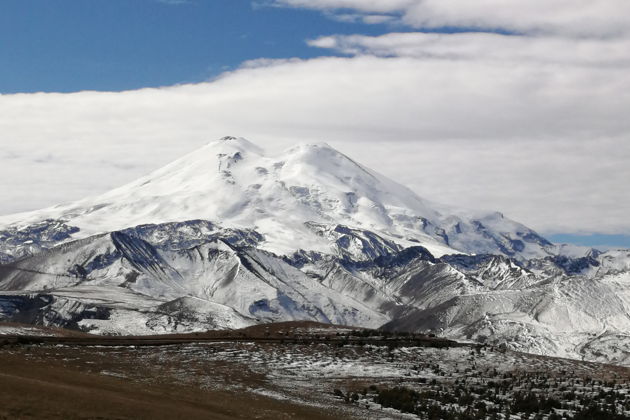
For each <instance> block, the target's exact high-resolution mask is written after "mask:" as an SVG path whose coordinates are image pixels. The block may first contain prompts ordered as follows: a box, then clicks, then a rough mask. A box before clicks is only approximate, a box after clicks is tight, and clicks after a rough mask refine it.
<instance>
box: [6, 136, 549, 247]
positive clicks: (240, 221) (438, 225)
mask: <svg viewBox="0 0 630 420" xmlns="http://www.w3.org/2000/svg"><path fill="white" fill-rule="evenodd" d="M47 219H57V220H63V221H65V222H66V223H67V224H68V225H71V226H74V227H77V228H78V229H79V231H78V232H76V233H74V234H73V235H72V238H73V239H78V238H81V237H86V236H89V235H93V234H96V233H100V232H110V231H114V230H120V229H124V228H127V227H131V226H136V225H139V224H147V223H166V222H180V221H185V220H193V219H199V220H208V221H211V222H213V223H216V224H220V225H221V226H223V227H234V228H246V229H255V230H256V231H257V232H259V233H260V234H262V235H263V236H264V238H265V241H264V242H263V244H262V248H264V249H267V250H270V251H273V252H275V253H278V254H288V253H292V252H294V251H296V250H298V249H303V250H317V251H323V252H325V251H328V250H329V247H330V241H329V240H327V239H326V238H322V237H321V232H319V231H317V232H316V231H314V230H313V228H312V226H313V223H315V224H320V225H329V226H335V225H343V226H348V227H351V228H357V229H365V230H369V231H373V232H375V233H378V234H379V235H382V237H383V238H386V239H388V240H391V241H393V242H395V243H397V244H399V245H400V246H402V247H407V246H412V245H423V246H425V247H426V248H427V249H429V250H430V251H431V252H432V253H433V254H434V255H437V256H439V255H443V254H447V253H456V252H464V253H500V254H504V255H509V256H516V257H523V258H526V257H530V256H545V255H549V253H550V252H551V251H550V249H548V248H549V247H551V244H550V243H548V242H547V241H545V240H544V239H543V238H541V237H540V236H538V235H537V234H536V233H535V232H533V231H532V230H531V229H528V228H527V227H525V226H523V225H521V224H519V223H516V222H514V221H511V220H509V219H507V218H504V217H502V216H499V215H497V214H496V213H483V214H480V215H476V214H473V213H471V212H467V211H462V210H459V209H452V208H448V207H446V206H442V205H439V204H436V203H433V202H431V201H428V200H425V199H423V198H421V197H419V196H418V195H417V194H415V193H414V192H413V191H411V190H410V189H408V188H406V187H404V186H402V185H400V184H398V183H397V182H395V181H393V180H391V179H389V178H387V177H385V176H383V175H381V174H379V173H377V172H375V171H373V170H371V169H369V168H367V167H365V166H363V165H361V164H359V163H357V162H355V161H354V160H352V159H351V158H350V157H348V156H346V155H344V154H343V153H341V152H339V151H337V150H336V149H334V148H333V147H331V146H329V145H328V144H325V143H319V144H301V145H298V146H295V147H292V148H290V149H288V150H286V151H284V152H281V153H278V154H267V153H265V151H264V150H263V149H262V148H260V147H259V146H257V145H255V144H254V143H252V142H250V141H248V140H246V139H244V138H242V137H232V136H227V137H223V138H222V139H220V140H218V141H214V142H211V143H208V144H207V145H205V146H203V147H201V148H200V149H198V150H196V151H194V152H192V153H189V154H188V155H186V156H183V157H182V158H180V159H177V160H175V161H174V162H172V163H170V164H168V165H166V166H164V167H162V168H160V169H158V170H156V171H154V172H152V173H150V174H148V175H146V176H144V177H142V178H140V179H138V180H136V181H134V182H131V183H129V184H127V185H125V186H122V187H120V188H116V189H114V190H111V191H109V192H107V193H104V194H102V195H99V196H96V197H91V198H87V199H84V200H80V201H77V202H74V203H70V204H64V205H59V206H55V207H52V208H48V209H44V210H40V211H35V212H30V213H25V214H19V215H12V216H4V217H1V218H0V228H2V227H6V226H11V225H15V224H16V223H20V224H24V223H29V224H32V223H37V222H40V221H42V220H47Z"/></svg>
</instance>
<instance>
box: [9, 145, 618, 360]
mask: <svg viewBox="0 0 630 420" xmlns="http://www.w3.org/2000/svg"><path fill="white" fill-rule="evenodd" d="M629 276H630V251H627V250H626V251H623V250H620V251H608V252H605V253H602V252H599V251H596V250H592V249H578V248H576V247H569V246H562V245H554V244H551V243H549V242H548V241H546V240H545V239H544V238H542V237H540V236H539V235H537V234H536V233H535V232H534V231H532V230H531V229H528V228H527V227H525V226H523V225H521V224H519V223H517V222H514V221H511V220H509V219H507V218H504V217H503V216H502V215H501V214H500V213H474V212H467V211H462V210H458V209H452V208H448V207H446V206H442V205H438V204H435V203H433V202H430V201H428V200H425V199H423V198H420V197H418V196H417V195H416V194H415V193H413V192H412V191H410V190H408V189H407V188H405V187H403V186H401V185H399V184H397V183H395V182H394V181H392V180H389V179H387V178H385V177H383V176H382V175H379V174H377V173H375V172H374V171H371V170H370V169H367V168H365V167H363V166H361V165H360V164H358V163H356V162H354V161H353V160H352V159H350V158H348V157H347V156H345V155H343V154H341V153H339V152H338V151H336V150H334V149H332V148H331V147H329V146H327V145H325V144H320V145H303V146H297V147H294V148H292V149H290V150H288V151H286V152H283V153H280V154H278V155H267V154H265V153H264V152H263V151H262V150H261V149H260V148H258V147H257V146H255V145H253V144H251V143H250V142H248V141H246V140H244V139H238V138H232V137H229V138H225V139H222V140H220V141H218V142H213V143H210V144H208V145H207V146H205V147H203V148H202V149H200V150H198V151H196V152H194V153H192V154H190V155H188V156H185V157H183V158H181V159H179V160H177V161H175V162H173V163H172V164H170V165H168V166H166V167H164V168H162V169H160V170H157V171H155V172H154V173H152V174H150V175H148V176H146V177H143V178H142V179H139V180H138V181H135V182H132V183H130V184H128V185H126V186H123V187H121V188H118V189H115V190H112V191H110V192H108V193H106V194H103V195H101V196H98V197H92V198H88V199H85V200H81V201H78V202H75V203H71V204H65V205H59V206H56V207H53V208H49V209H44V210H41V211H35V212H30V213H23V214H18V215H11V216H4V217H1V218H0V320H7V321H12V322H24V323H31V324H37V325H46V326H64V327H70V328H75V329H81V330H87V331H92V332H95V333H102V334H148V333H154V332H174V331H200V330H206V329H216V328H239V327H243V326H247V325H251V324H255V323H260V322H276V321H287V320H313V321H320V322H330V323H337V324H345V325H353V326H365V327H379V326H381V325H384V324H387V325H386V326H387V328H397V329H406V330H413V331H428V332H438V333H440V334H443V335H447V336H450V337H453V338H459V339H471V340H478V341H484V342H489V343H493V344H505V345H507V346H509V347H512V348H515V349H519V350H524V351H531V352H536V353H541V354H551V355H563V356H569V357H578V358H586V359H589V360H598V361H612V362H616V363H622V364H630V277H629Z"/></svg>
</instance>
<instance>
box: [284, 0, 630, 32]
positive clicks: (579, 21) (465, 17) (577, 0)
mask: <svg viewBox="0 0 630 420" xmlns="http://www.w3.org/2000/svg"><path fill="white" fill-rule="evenodd" d="M273 4H275V5H276V6H285V7H296V8H307V9H313V10H321V11H327V12H333V13H337V12H340V13H348V12H349V11H350V12H353V13H361V14H365V15H372V14H379V15H389V16H391V17H392V18H396V19H398V20H399V21H400V22H401V23H404V24H406V25H408V26H411V27H415V28H425V29H429V28H440V27H456V28H469V29H473V28H474V29H478V30H504V31H510V32H516V33H522V34H542V33H545V34H555V35H565V36H578V37H585V36H592V37H610V36H620V35H623V34H625V35H627V34H628V33H630V3H629V2H627V1H626V0H554V1H553V2H550V1H549V0H511V1H509V2H506V1H504V0H480V1H470V0H381V1H363V0H275V1H274V3H273Z"/></svg>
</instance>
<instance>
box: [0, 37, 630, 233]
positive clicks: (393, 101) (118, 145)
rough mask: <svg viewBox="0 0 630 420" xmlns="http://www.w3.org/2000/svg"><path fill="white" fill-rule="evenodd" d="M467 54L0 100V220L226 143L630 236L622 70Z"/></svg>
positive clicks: (503, 49)
mask: <svg viewBox="0 0 630 420" xmlns="http://www.w3.org/2000/svg"><path fill="white" fill-rule="evenodd" d="M342 41H343V42H347V40H343V39H340V38H334V39H332V41H330V40H329V41H327V42H328V44H327V46H328V47H335V48H342V47H340V46H339V45H341V43H342ZM363 41H369V42H363ZM363 41H362V42H359V43H358V45H361V48H368V49H367V51H368V52H376V51H373V50H374V49H375V47H374V46H372V45H371V44H370V43H371V42H372V41H374V42H377V43H378V42H381V41H382V40H378V39H363ZM495 41H496V40H495ZM495 41H492V42H495ZM388 42H389V41H388ZM439 42H441V41H438V43H439ZM475 42H478V41H477V40H476V38H475V39H473V40H463V41H462V43H463V46H462V48H461V49H458V47H457V46H453V45H450V41H448V39H447V40H445V44H444V48H445V49H446V50H448V49H449V48H452V49H455V53H456V55H457V57H451V56H450V55H449V54H443V53H440V51H437V52H436V54H433V55H430V56H427V57H425V56H423V55H422V54H419V55H418V54H415V53H410V54H405V56H401V57H398V56H395V57H390V58H383V57H375V56H370V55H366V56H357V57H350V58H318V59H312V60H280V61H273V60H272V61H256V62H255V63H250V64H249V65H248V66H246V67H245V68H242V69H239V70H237V71H234V72H231V73H228V74H225V75H223V76H222V77H220V78H219V79H217V80H215V81H212V82H208V83H201V84H196V85H182V86H174V87H169V88H162V89H142V90H137V91H129V92H120V93H98V92H81V93H72V94H44V93H37V94H19V95H0V213H9V212H12V211H18V210H26V209H30V208H37V207H41V206H44V205H52V204H54V203H56V202H59V201H66V200H70V199H75V198H80V197H82V196H84V195H87V194H95V193H99V192H101V191H104V190H105V189H107V188H110V187H115V186H117V185H120V184H121V183H122V182H124V181H128V180H132V179H134V178H135V177H137V176H139V175H141V174H142V173H145V172H147V171H149V170H151V169H153V168H157V167H159V166H161V165H163V164H165V163H167V162H168V161H170V160H172V159H175V158H177V157H178V156H179V155H181V154H183V153H185V152H187V151H189V150H193V149H194V148H196V147H199V146H200V145H202V144H203V143H204V142H205V141H208V140H212V139H216V138H218V137H221V136H223V135H228V134H231V135H242V136H245V137H248V138H250V139H251V140H253V141H254V142H258V143H260V144H262V145H263V146H266V147H269V148H272V149H277V148H280V147H287V146H290V145H291V144H293V143H294V142H296V141H327V142H329V143H330V144H332V145H333V146H335V147H338V148H339V149H341V150H342V151H344V152H345V153H347V154H349V155H351V156H356V158H357V159H358V160H359V161H362V162H364V163H365V164H367V165H368V166H370V167H373V168H374V169H376V170H379V171H381V172H383V173H385V174H388V175H390V176H392V177H394V178H398V179H400V180H402V181H403V182H405V183H407V184H409V185H411V186H412V187H413V188H414V189H416V191H418V193H420V194H421V195H423V196H425V197H427V198H429V199H433V200H436V201H444V202H448V203H451V204H459V205H464V206H467V207H477V208H487V209H496V210H501V211H503V212H504V213H505V214H506V215H508V216H510V217H513V218H515V219H517V220H521V221H523V222H525V223H527V224H529V225H530V226H532V227H533V228H536V229H539V230H541V231H564V232H578V231H585V232H607V233H622V232H626V233H630V220H629V219H628V217H627V215H628V214H629V212H630V211H629V210H630V196H629V195H628V194H627V182H628V180H629V179H630V165H628V162H629V161H630V120H629V119H628V118H627V115H626V114H627V110H628V109H630V77H629V76H628V74H629V73H628V71H627V68H624V67H622V66H620V65H617V64H615V65H606V66H593V65H588V56H589V54H590V53H589V54H584V56H583V57H582V58H579V57H578V58H579V59H577V60H569V59H568V58H567V57H568V56H569V55H568V54H566V57H565V58H561V59H558V60H547V61H542V60H540V59H536V60H527V59H522V58H519V56H518V54H517V53H515V54H509V51H508V50H509V46H504V45H503V46H502V45H501V44H500V43H501V42H503V41H496V42H499V44H500V45H499V47H497V48H498V50H499V51H498V52H497V53H496V54H499V56H501V55H505V56H507V58H506V59H496V57H493V56H492V55H491V54H480V55H479V56H477V57H476V56H475V54H471V53H469V52H468V51H469V49H470V48H473V49H474V46H475ZM321 43H323V44H326V43H325V42H323V41H321ZM363 44H366V45H367V44H370V45H368V46H365V45H363ZM398 44H399V43H393V47H391V51H394V52H395V51H396V49H397V48H399V47H398V46H397V45H398ZM344 45H345V44H344ZM324 46H326V45H324ZM531 48H532V49H533V50H535V51H536V50H537V48H542V47H538V46H535V45H534V46H532V47H531ZM414 51H415V50H414ZM396 54H399V53H395V54H394V53H392V54H388V55H396ZM549 55H550V54H547V53H546V52H544V51H543V53H537V54H536V56H537V57H548V56H549ZM560 55H561V56H562V54H560Z"/></svg>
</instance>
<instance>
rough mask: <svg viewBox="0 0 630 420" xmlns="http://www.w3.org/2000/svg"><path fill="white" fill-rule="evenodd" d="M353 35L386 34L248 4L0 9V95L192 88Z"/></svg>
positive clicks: (136, 1)
mask: <svg viewBox="0 0 630 420" xmlns="http://www.w3.org/2000/svg"><path fill="white" fill-rule="evenodd" d="M357 31H360V32H361V33H365V34H370V35H378V34H382V33H384V32H386V31H387V28H386V27H384V26H383V25H363V24H354V23H347V22H345V23H342V22H338V21H335V20H333V19H328V18H327V17H326V16H325V15H323V14H320V13H316V12H312V11H305V10H300V9H293V8H279V7H261V6H258V7H257V6H255V5H254V4H253V3H252V2H251V1H249V0H191V1H188V2H177V1H171V2H169V1H166V0H164V1H159V0H63V1H61V0H59V1H52V0H2V3H0V62H1V63H2V65H1V66H0V92H2V93H17V92H36V91H46V92H73V91H80V90H106V91H119V90H127V89H137V88H142V87H155V86H168V85H173V84H176V83H193V82H200V81H204V80H207V79H209V78H211V77H213V76H216V75H218V74H220V73H222V72H224V71H226V70H229V69H233V68H235V67H237V66H238V65H240V64H241V63H242V62H244V61H246V60H251V59H256V58H261V57H264V58H286V57H300V58H311V57H314V56H317V55H321V54H322V53H323V52H322V51H321V50H319V49H315V48H310V47H308V46H307V45H306V43H305V42H304V41H305V40H306V39H310V38H314V37H317V36H319V35H321V34H327V33H335V34H344V33H354V32H357Z"/></svg>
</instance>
